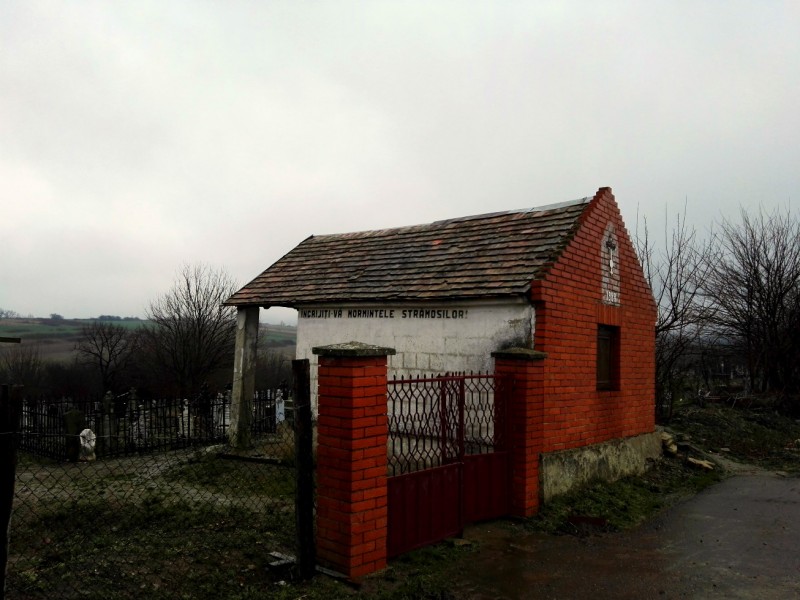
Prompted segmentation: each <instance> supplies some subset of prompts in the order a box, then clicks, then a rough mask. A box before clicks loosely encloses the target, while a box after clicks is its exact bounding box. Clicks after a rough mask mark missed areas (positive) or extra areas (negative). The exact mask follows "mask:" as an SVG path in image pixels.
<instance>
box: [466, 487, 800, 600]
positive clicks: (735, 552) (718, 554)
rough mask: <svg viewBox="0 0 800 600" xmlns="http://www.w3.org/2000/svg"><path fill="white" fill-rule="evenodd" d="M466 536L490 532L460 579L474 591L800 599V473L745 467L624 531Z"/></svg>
mask: <svg viewBox="0 0 800 600" xmlns="http://www.w3.org/2000/svg"><path fill="white" fill-rule="evenodd" d="M493 527H494V528H495V529H493ZM466 537H467V539H470V538H472V539H476V540H480V545H479V548H478V550H477V552H476V553H475V554H473V555H472V556H471V558H470V562H471V563H472V565H471V568H468V569H467V573H466V578H465V579H463V580H462V581H461V582H460V583H458V584H456V585H455V589H456V590H457V591H458V592H459V593H460V594H463V595H464V596H465V597H469V598H476V599H484V598H492V599H494V600H500V599H505V598H509V599H510V598H531V599H538V598H547V599H550V598H554V599H572V598H575V599H583V598H587V599H591V600H600V599H605V598H613V599H637V600H638V599H640V598H665V599H668V598H698V599H705V598H726V599H728V598H736V599H780V600H784V599H790V598H798V599H800V479H797V478H784V477H780V476H777V475H772V474H767V473H759V474H745V475H738V476H736V477H732V478H730V479H727V480H725V481H723V482H722V483H719V484H717V485H715V486H713V487H711V488H709V489H707V490H705V491H704V492H702V493H700V494H698V495H697V496H695V497H694V498H692V499H690V500H688V501H686V502H684V503H682V504H679V505H678V506H676V507H673V508H672V509H670V510H669V511H667V512H666V513H665V514H663V515H661V516H660V517H659V518H657V519H655V520H654V521H652V522H650V523H648V524H647V525H645V526H643V527H641V528H639V529H636V530H634V531H631V532H626V533H623V534H605V535H594V536H589V537H587V538H583V539H580V538H575V537H571V536H560V537H553V536H544V535H540V534H525V535H513V534H512V533H510V532H509V531H508V529H507V528H503V527H499V528H498V527H496V526H492V525H482V526H475V527H474V528H472V529H470V530H468V531H467V532H466Z"/></svg>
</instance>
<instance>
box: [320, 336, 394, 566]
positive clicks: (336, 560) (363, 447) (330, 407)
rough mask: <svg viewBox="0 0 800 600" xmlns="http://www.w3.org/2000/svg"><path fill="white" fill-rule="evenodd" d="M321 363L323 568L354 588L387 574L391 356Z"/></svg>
mask: <svg viewBox="0 0 800 600" xmlns="http://www.w3.org/2000/svg"><path fill="white" fill-rule="evenodd" d="M312 351H313V352H314V354H317V355H318V356H319V377H318V386H319V394H318V410H319V417H318V420H317V435H318V438H317V560H318V562H319V563H320V564H321V565H323V566H326V567H328V568H330V569H333V570H335V571H338V572H340V573H342V574H344V575H345V576H346V577H347V578H349V579H350V580H353V581H355V580H358V579H359V578H361V577H363V576H364V575H368V574H369V573H372V572H375V571H379V570H381V569H383V568H384V567H385V566H386V539H387V532H388V516H387V510H388V509H387V487H386V485H387V481H386V480H387V456H386V440H387V437H388V431H389V430H388V422H387V416H386V413H387V405H386V356H387V355H389V354H394V353H395V351H394V349H392V348H380V347H376V346H369V345H366V344H360V343H358V342H350V343H347V344H336V345H333V346H324V347H321V348H313V349H312Z"/></svg>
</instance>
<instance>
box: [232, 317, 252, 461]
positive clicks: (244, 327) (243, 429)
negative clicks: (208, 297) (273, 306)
mask: <svg viewBox="0 0 800 600" xmlns="http://www.w3.org/2000/svg"><path fill="white" fill-rule="evenodd" d="M257 351H258V306H240V307H239V309H238V311H237V312H236V350H235V355H234V359H233V390H232V392H231V422H230V425H229V426H228V441H229V442H230V444H231V446H233V447H234V448H249V447H250V443H251V439H250V433H251V432H250V429H251V425H252V422H253V394H254V393H255V391H256V357H257Z"/></svg>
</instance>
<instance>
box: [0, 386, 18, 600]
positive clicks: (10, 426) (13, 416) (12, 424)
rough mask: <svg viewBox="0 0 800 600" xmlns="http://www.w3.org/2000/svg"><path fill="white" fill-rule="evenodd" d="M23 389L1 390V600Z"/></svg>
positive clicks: (6, 562)
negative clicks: (16, 437)
mask: <svg viewBox="0 0 800 600" xmlns="http://www.w3.org/2000/svg"><path fill="white" fill-rule="evenodd" d="M21 389H22V388H20V387H19V386H14V387H13V388H12V387H11V386H8V385H3V386H2V390H0V490H2V492H0V529H2V532H0V568H2V570H1V571H0V598H5V597H6V575H7V569H8V542H9V535H10V532H9V528H10V525H11V508H12V506H13V504H14V480H15V477H16V469H17V446H16V440H15V436H16V432H17V430H18V429H19V420H18V417H19V410H18V409H19V406H18V404H19V398H20V391H21Z"/></svg>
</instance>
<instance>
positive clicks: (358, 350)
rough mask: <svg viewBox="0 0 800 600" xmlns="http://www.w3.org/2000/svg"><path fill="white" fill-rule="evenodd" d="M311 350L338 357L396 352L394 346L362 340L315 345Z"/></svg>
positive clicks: (386, 354)
mask: <svg viewBox="0 0 800 600" xmlns="http://www.w3.org/2000/svg"><path fill="white" fill-rule="evenodd" d="M311 352H313V353H314V354H316V355H317V356H338V357H357V356H389V355H392V354H397V351H396V350H395V349H394V348H385V347H383V346H373V345H372V344H364V343H362V342H345V343H343V344H331V345H330V346H316V347H314V348H311Z"/></svg>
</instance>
